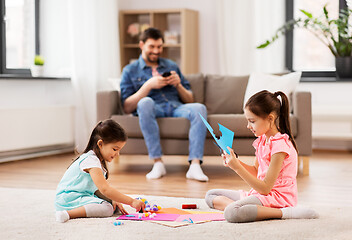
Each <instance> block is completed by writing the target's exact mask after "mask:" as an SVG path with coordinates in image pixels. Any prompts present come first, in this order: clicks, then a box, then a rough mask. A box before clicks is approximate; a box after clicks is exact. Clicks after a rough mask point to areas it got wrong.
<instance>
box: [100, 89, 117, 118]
mask: <svg viewBox="0 0 352 240" xmlns="http://www.w3.org/2000/svg"><path fill="white" fill-rule="evenodd" d="M114 114H118V115H122V114H123V109H122V104H121V100H120V93H119V91H100V92H97V122H99V121H102V120H105V119H108V118H110V117H111V116H112V115H114Z"/></svg>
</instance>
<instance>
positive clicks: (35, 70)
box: [31, 55, 44, 77]
mask: <svg viewBox="0 0 352 240" xmlns="http://www.w3.org/2000/svg"><path fill="white" fill-rule="evenodd" d="M43 71H44V59H43V57H42V56H40V55H35V57H34V65H33V66H32V68H31V73H32V77H42V76H43Z"/></svg>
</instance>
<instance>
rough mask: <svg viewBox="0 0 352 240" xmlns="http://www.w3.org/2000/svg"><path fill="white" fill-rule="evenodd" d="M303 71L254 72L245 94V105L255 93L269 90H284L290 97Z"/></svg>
mask: <svg viewBox="0 0 352 240" xmlns="http://www.w3.org/2000/svg"><path fill="white" fill-rule="evenodd" d="M301 75H302V72H293V73H289V74H285V75H281V76H279V75H271V74H265V73H252V74H251V75H250V76H249V80H248V85H247V89H246V93H245V95H244V102H243V107H244V106H245V105H246V103H247V101H248V99H249V98H250V97H251V96H252V95H254V94H255V93H257V92H259V91H262V90H268V91H269V92H272V93H274V92H277V91H282V92H284V93H285V94H286V96H287V97H288V98H289V99H290V95H291V93H292V92H294V91H295V89H296V87H297V86H298V83H299V80H300V79H301Z"/></svg>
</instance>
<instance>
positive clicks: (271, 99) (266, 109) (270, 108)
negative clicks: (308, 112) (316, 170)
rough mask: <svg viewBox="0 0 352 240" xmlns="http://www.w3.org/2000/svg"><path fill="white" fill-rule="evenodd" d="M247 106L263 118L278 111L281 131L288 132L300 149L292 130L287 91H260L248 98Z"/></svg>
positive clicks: (293, 142)
mask: <svg viewBox="0 0 352 240" xmlns="http://www.w3.org/2000/svg"><path fill="white" fill-rule="evenodd" d="M279 97H280V98H281V101H280V99H279ZM245 108H248V110H249V111H251V112H252V113H254V114H255V115H257V116H258V117H261V118H266V117H267V116H268V115H269V114H270V113H272V112H274V113H276V115H277V116H278V121H279V126H278V130H279V132H280V133H286V134H287V135H288V136H289V138H290V140H291V142H292V144H293V146H294V148H295V149H296V151H298V150H297V145H296V142H295V140H294V138H293V135H292V132H291V126H290V119H289V102H288V98H287V96H286V94H285V93H283V92H281V91H278V92H275V93H271V92H269V91H267V90H263V91H260V92H258V93H256V94H254V95H253V96H252V97H250V98H249V99H248V101H247V103H246V105H245ZM275 122H276V121H275Z"/></svg>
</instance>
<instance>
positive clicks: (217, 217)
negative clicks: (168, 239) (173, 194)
mask: <svg viewBox="0 0 352 240" xmlns="http://www.w3.org/2000/svg"><path fill="white" fill-rule="evenodd" d="M190 219H191V220H192V221H193V222H198V221H223V220H225V218H224V214H223V213H204V214H188V215H180V216H179V217H178V218H177V219H176V222H183V221H190Z"/></svg>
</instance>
